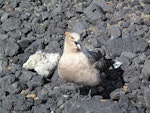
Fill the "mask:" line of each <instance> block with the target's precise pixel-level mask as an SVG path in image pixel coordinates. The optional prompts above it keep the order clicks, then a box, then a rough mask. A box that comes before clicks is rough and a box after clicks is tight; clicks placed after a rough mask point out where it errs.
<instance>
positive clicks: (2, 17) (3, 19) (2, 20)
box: [1, 13, 9, 22]
mask: <svg viewBox="0 0 150 113" xmlns="http://www.w3.org/2000/svg"><path fill="white" fill-rule="evenodd" d="M8 16H9V14H8V13H4V14H3V15H2V16H1V22H4V21H5V20H6V19H7V18H8Z"/></svg>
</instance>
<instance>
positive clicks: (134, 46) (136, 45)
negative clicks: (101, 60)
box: [106, 35, 148, 57]
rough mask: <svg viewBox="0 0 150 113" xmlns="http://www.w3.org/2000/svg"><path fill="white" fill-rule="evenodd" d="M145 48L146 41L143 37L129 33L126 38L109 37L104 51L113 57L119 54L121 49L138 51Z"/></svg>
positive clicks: (142, 50) (146, 46) (146, 45)
mask: <svg viewBox="0 0 150 113" xmlns="http://www.w3.org/2000/svg"><path fill="white" fill-rule="evenodd" d="M147 48H148V43H147V42H146V41H145V40H144V39H142V38H139V37H134V36H130V35H129V36H128V37H127V38H118V39H112V40H111V39H110V40H108V41H107V43H106V51H107V53H109V55H110V56H113V57H114V56H120V54H121V52H123V51H128V52H133V53H140V52H144V51H146V50H147Z"/></svg>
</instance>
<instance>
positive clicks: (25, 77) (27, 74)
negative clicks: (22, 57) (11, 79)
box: [19, 70, 36, 83]
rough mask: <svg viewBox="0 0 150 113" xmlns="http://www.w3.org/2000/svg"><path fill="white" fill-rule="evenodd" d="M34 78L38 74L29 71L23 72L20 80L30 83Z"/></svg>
mask: <svg viewBox="0 0 150 113" xmlns="http://www.w3.org/2000/svg"><path fill="white" fill-rule="evenodd" d="M33 76H36V73H34V72H31V71H27V70H22V72H21V74H20V76H19V79H20V80H21V81H23V82H24V83H26V82H28V81H30V80H31V79H32V77H33Z"/></svg>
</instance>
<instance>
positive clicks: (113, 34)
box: [110, 27, 121, 39]
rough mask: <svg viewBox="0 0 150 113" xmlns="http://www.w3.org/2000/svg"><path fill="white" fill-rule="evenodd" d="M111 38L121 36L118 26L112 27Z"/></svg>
mask: <svg viewBox="0 0 150 113" xmlns="http://www.w3.org/2000/svg"><path fill="white" fill-rule="evenodd" d="M110 34H111V39H115V38H118V37H120V36H121V31H120V29H119V28H118V27H111V28H110Z"/></svg>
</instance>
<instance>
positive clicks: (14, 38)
mask: <svg viewBox="0 0 150 113" xmlns="http://www.w3.org/2000/svg"><path fill="white" fill-rule="evenodd" d="M7 34H8V36H9V37H10V38H11V40H12V41H14V42H17V41H18V40H20V38H21V32H20V29H17V30H15V31H9V32H8V33H7Z"/></svg>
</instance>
